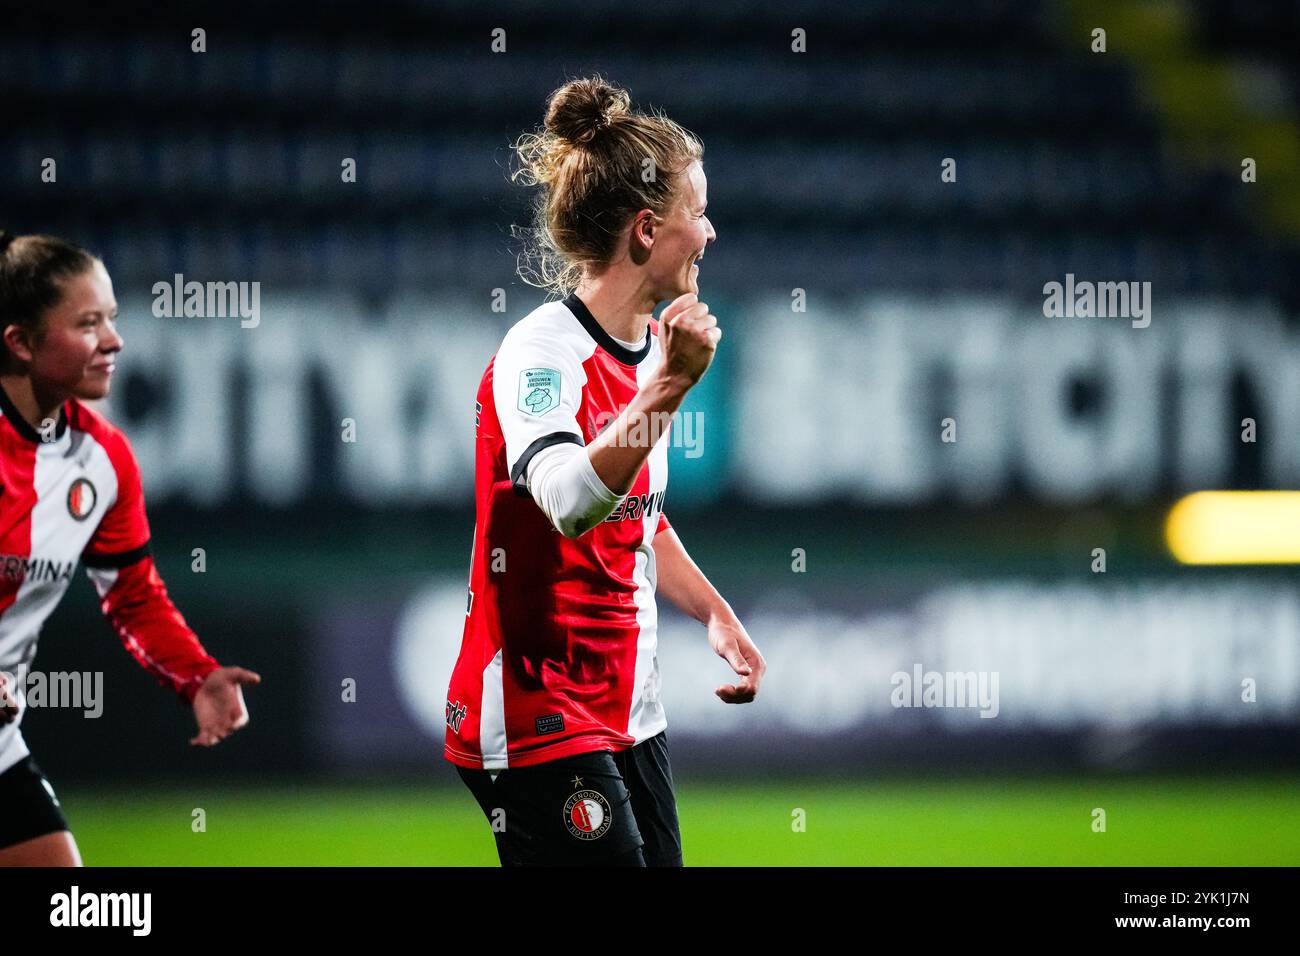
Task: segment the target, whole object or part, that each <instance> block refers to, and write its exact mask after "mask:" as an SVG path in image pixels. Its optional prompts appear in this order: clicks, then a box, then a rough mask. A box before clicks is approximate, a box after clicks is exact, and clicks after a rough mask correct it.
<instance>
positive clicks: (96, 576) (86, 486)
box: [0, 233, 261, 866]
mask: <svg viewBox="0 0 1300 956" xmlns="http://www.w3.org/2000/svg"><path fill="white" fill-rule="evenodd" d="M116 320H117V301H116V300H115V299H114V297H113V284H112V282H111V281H110V280H109V277H108V272H107V271H106V270H105V269H104V264H103V263H102V262H100V261H99V259H97V258H95V257H94V256H92V255H90V254H89V253H87V252H85V251H84V250H82V249H78V248H77V247H76V246H73V245H70V244H69V243H67V242H64V241H62V240H60V239H55V238H52V237H50V236H16V237H15V236H10V235H8V234H6V233H0V335H3V340H4V343H3V348H2V349H0V416H2V417H0V681H3V682H4V687H3V688H2V689H0V866H78V865H80V863H81V856H80V854H79V852H78V850H77V844H76V842H75V841H74V840H73V839H72V834H71V833H69V832H68V824H67V822H66V821H65V820H64V818H63V813H62V810H61V809H60V807H59V802H58V800H57V799H56V798H55V796H54V791H53V789H52V788H51V787H50V785H49V783H48V782H47V781H46V780H45V778H44V776H43V775H42V774H41V771H40V769H39V768H38V767H37V766H36V764H35V763H33V761H32V758H31V755H30V753H29V752H28V750H27V745H26V744H25V743H24V742H23V737H22V734H20V733H19V731H18V725H19V723H20V722H21V720H22V716H23V694H22V688H23V684H24V682H25V679H26V675H27V674H28V671H29V667H30V665H31V662H32V658H33V657H34V656H35V654H36V638H37V635H38V634H39V633H40V629H41V625H42V624H43V623H44V622H45V619H46V618H47V617H49V616H50V612H51V611H53V610H54V608H55V606H56V605H57V604H58V603H59V599H60V598H61V597H62V596H63V592H64V591H65V590H66V589H67V585H68V581H69V580H70V579H71V577H72V572H73V570H74V569H75V567H76V563H77V560H78V558H80V559H81V560H83V561H84V562H85V564H86V568H87V571H88V572H89V574H90V577H91V580H92V581H93V582H94V584H95V587H96V588H97V590H98V591H99V596H100V599H101V605H100V606H101V607H102V609H103V611H104V614H105V615H106V616H107V617H108V620H109V621H110V622H111V624H112V625H113V628H114V629H115V630H116V631H117V633H118V636H119V637H120V638H121V639H122V642H123V643H124V644H125V645H126V647H127V650H129V651H130V652H131V653H132V654H133V655H134V656H135V658H136V660H138V661H139V662H140V663H141V664H142V665H143V666H144V667H145V668H146V669H147V670H149V671H150V672H151V673H152V674H153V675H154V676H155V677H157V678H158V680H159V681H160V682H161V683H162V684H164V685H166V686H169V687H171V688H172V690H174V691H176V692H177V693H178V694H180V695H181V696H182V697H183V698H184V699H185V700H187V701H189V702H190V703H191V705H192V706H193V709H194V717H195V719H196V720H197V722H198V734H197V735H196V736H195V737H194V738H193V739H191V740H190V743H191V744H194V745H197V746H204V747H210V746H212V745H213V744H215V743H217V741H219V740H222V739H223V738H225V737H227V736H229V735H230V734H232V733H234V731H236V730H238V729H239V728H240V727H242V726H244V725H245V724H246V723H248V712H247V711H246V710H245V709H244V698H243V693H242V691H241V689H240V685H242V684H256V683H258V682H259V681H260V680H261V678H260V677H258V675H257V674H254V673H253V672H252V671H247V670H244V669H243V668H239V667H221V666H220V665H218V664H217V662H216V661H215V660H214V659H213V658H212V657H210V656H209V655H208V654H207V652H206V651H205V650H204V649H203V646H202V645H201V644H200V643H199V639H198V638H197V637H196V636H195V635H194V632H193V631H191V630H190V629H189V627H188V626H187V625H186V624H185V620H184V618H182V617H181V615H180V614H179V613H178V612H177V610H176V608H175V607H174V606H173V605H172V602H171V600H170V598H169V597H168V596H167V590H166V588H165V587H164V586H163V582H162V579H161V578H159V576H158V571H157V569H156V568H155V567H154V563H153V558H151V557H150V556H149V524H148V522H147V520H146V518H145V510H144V494H143V492H142V490H141V483H140V470H139V467H138V466H137V465H136V460H135V456H134V454H133V453H132V451H131V446H130V444H129V443H128V442H127V440H126V436H125V435H123V434H122V433H121V432H120V431H118V430H117V429H116V428H114V427H113V426H112V425H110V424H109V423H108V422H107V421H106V420H105V419H104V418H103V417H101V416H100V415H99V414H98V413H96V412H94V411H91V410H90V409H89V408H87V407H86V406H85V405H83V404H81V403H82V401H88V400H94V399H99V398H103V397H104V396H105V395H107V394H108V391H109V383H110V380H111V378H112V375H113V368H114V363H115V361H116V357H117V353H118V352H119V351H120V350H121V348H122V339H121V337H120V336H118V334H117V329H116V327H115V323H116Z"/></svg>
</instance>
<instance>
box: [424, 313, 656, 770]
mask: <svg viewBox="0 0 1300 956" xmlns="http://www.w3.org/2000/svg"><path fill="white" fill-rule="evenodd" d="M658 332H659V329H658V323H657V322H655V321H654V320H650V322H649V328H648V329H647V330H646V337H645V342H644V344H643V345H641V346H640V347H639V348H637V349H630V348H627V347H626V346H624V345H621V344H620V343H619V342H618V341H617V340H616V339H614V338H613V337H612V336H610V335H609V333H607V332H606V331H605V330H604V329H603V328H601V326H600V324H599V323H598V322H597V321H596V319H595V318H594V317H593V316H592V314H591V312H590V311H588V309H587V307H586V305H585V304H584V303H583V302H582V300H581V299H579V298H578V297H577V296H576V295H570V296H569V297H568V298H567V299H564V300H562V301H557V302H549V303H547V304H545V305H543V306H541V307H540V308H538V309H535V310H534V311H533V312H531V313H530V314H529V315H528V316H527V317H525V318H524V319H523V320H522V321H520V322H518V323H516V324H515V325H514V326H513V327H512V328H511V329H510V331H509V332H508V333H507V334H506V337H505V339H504V340H503V341H502V343H501V346H500V348H499V349H498V350H497V353H496V355H495V356H493V358H492V360H491V361H490V362H489V363H488V366H487V370H486V371H485V372H484V373H483V379H482V382H481V383H480V385H479V390H478V401H477V403H476V405H475V410H476V414H475V425H476V428H477V441H476V443H475V445H476V461H475V472H474V476H475V477H474V497H475V508H476V523H475V529H474V547H473V551H472V553H471V558H470V580H469V594H468V598H467V607H466V616H465V630H464V634H463V637H462V639H461V649H460V657H459V658H458V659H457V661H456V667H455V669H454V670H453V672H452V677H451V685H450V687H449V688H448V692H447V736H446V748H445V755H446V758H447V759H448V760H450V761H451V762H452V763H455V764H459V765H461V766H463V767H482V768H485V769H489V770H492V769H501V768H504V767H522V766H528V765H530V764H537V763H542V762H544V761H547V760H556V759H559V758H562V757H566V756H570V755H572V754H578V753H585V752H588V751H595V750H621V749H624V748H627V747H631V746H632V745H634V744H636V743H639V742H640V741H642V740H645V739H647V738H649V737H653V736H654V735H655V734H657V733H659V732H660V731H661V730H663V729H664V728H665V727H666V726H667V721H666V719H665V717H664V711H663V707H662V705H661V704H660V701H659V662H658V658H657V656H656V626H657V615H656V609H655V596H654V592H655V555H654V549H653V548H652V547H651V541H652V540H653V538H654V536H655V535H656V534H658V533H659V532H660V531H662V530H664V529H666V528H667V527H668V526H669V525H668V520H667V519H666V518H665V517H664V515H663V500H664V493H665V490H666V487H667V484H668V435H667V430H666V429H665V431H664V434H663V435H662V436H661V438H660V440H659V441H658V443H657V444H656V445H655V446H654V448H653V450H652V451H651V452H650V456H649V458H648V460H647V461H646V464H645V465H644V467H643V468H642V469H641V473H640V474H639V475H637V478H636V481H635V482H634V483H633V485H632V488H631V489H630V490H629V492H628V493H627V495H625V496H624V497H623V499H622V500H621V501H620V502H619V503H618V505H616V506H615V508H614V511H613V512H612V513H611V514H610V515H609V517H607V518H606V519H605V520H604V521H602V522H601V523H600V524H598V525H597V526H596V527H594V528H592V529H591V530H590V531H587V532H586V533H584V534H582V535H579V536H578V537H577V538H572V539H571V538H566V537H564V535H562V534H560V532H559V531H557V530H556V529H555V528H554V527H553V526H552V525H551V523H550V521H549V520H548V519H547V517H546V516H545V515H544V514H543V513H542V510H541V509H540V508H539V507H538V506H537V503H536V502H535V501H534V500H533V499H532V497H531V495H530V494H529V493H528V490H527V486H526V475H527V468H528V463H529V461H530V460H531V459H532V457H533V455H535V454H536V453H537V452H539V451H541V450H542V449H543V448H548V447H550V446H552V445H555V444H557V443H559V442H573V443H574V444H577V445H586V444H587V443H588V442H590V441H592V440H593V439H594V438H595V437H596V435H597V434H598V432H599V431H600V430H601V429H602V428H603V427H604V426H605V425H607V424H608V423H609V422H611V421H612V420H613V419H614V418H616V417H618V415H619V414H620V413H621V412H622V410H623V409H624V407H625V406H626V405H627V404H628V403H629V402H630V401H631V400H632V398H633V396H634V395H636V393H637V391H638V390H639V389H640V387H641V385H642V384H643V383H645V382H646V381H647V380H648V379H649V377H650V376H651V374H652V373H653V372H654V370H655V368H656V367H657V366H658V364H659V362H660V361H661V358H662V356H661V353H660V350H659V337H658Z"/></svg>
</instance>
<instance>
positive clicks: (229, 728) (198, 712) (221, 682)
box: [190, 667, 262, 747]
mask: <svg viewBox="0 0 1300 956" xmlns="http://www.w3.org/2000/svg"><path fill="white" fill-rule="evenodd" d="M261 682H262V678H261V677H259V676H258V675H257V674H254V673H253V672H252V671H249V670H244V668H242V667H218V668H217V669H216V670H214V671H213V672H212V673H211V674H209V675H208V676H207V679H206V680H204V681H203V686H202V687H200V688H199V692H198V693H197V694H195V695H194V719H195V720H197V721H198V723H199V732H198V734H197V736H194V737H191V738H190V743H192V744H194V745H195V746H197V747H211V746H212V745H213V744H215V743H217V742H218V741H221V740H225V739H226V738H227V737H229V736H230V735H231V734H233V733H234V732H235V731H236V730H238V729H239V728H240V727H242V726H244V725H245V724H246V723H248V710H247V709H246V708H245V707H244V692H243V691H242V690H241V689H240V685H242V684H260V683H261Z"/></svg>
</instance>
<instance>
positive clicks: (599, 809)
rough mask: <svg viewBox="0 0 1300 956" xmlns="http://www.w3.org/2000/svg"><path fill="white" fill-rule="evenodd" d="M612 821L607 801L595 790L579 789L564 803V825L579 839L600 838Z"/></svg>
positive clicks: (612, 815) (612, 817)
mask: <svg viewBox="0 0 1300 956" xmlns="http://www.w3.org/2000/svg"><path fill="white" fill-rule="evenodd" d="M613 822H614V814H612V813H610V812H609V803H608V801H606V800H605V796H604V794H601V793H598V792H597V791H595V790H579V791H578V792H577V793H575V794H574V795H573V796H571V797H569V802H568V803H566V804H565V805H564V823H565V826H567V827H568V828H569V832H570V833H572V834H573V835H574V836H575V837H577V838H578V839H579V840H598V839H600V838H601V837H603V836H604V835H605V831H606V830H608V829H609V825H610V824H611V823H613Z"/></svg>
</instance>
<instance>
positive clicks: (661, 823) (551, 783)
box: [456, 733, 682, 866]
mask: <svg viewBox="0 0 1300 956" xmlns="http://www.w3.org/2000/svg"><path fill="white" fill-rule="evenodd" d="M456 769H457V771H459V773H460V778H461V779H462V780H464V781H465V785H466V786H467V787H469V789H470V792H471V793H473V794H474V798H475V799H476V800H478V804H479V806H480V807H482V809H483V813H484V815H485V816H486V817H487V819H488V823H489V824H490V825H491V827H492V834H493V836H494V837H495V838H496V844H497V855H498V856H499V857H500V858H501V865H502V866H681V865H682V838H681V833H680V832H679V830H678V827H677V800H676V798H675V797H674V796H673V775H672V770H671V768H670V767H669V765H668V737H667V735H666V734H665V733H659V734H656V735H655V736H654V737H651V738H650V739H649V740H643V741H642V742H641V743H639V744H637V745H636V746H635V747H632V748H629V749H627V750H617V751H608V750H598V751H594V752H592V753H585V754H577V755H575V756H572V757H562V758H561V759H559V760H550V761H547V762H546V763H540V764H534V765H533V766H531V767H511V768H509V769H506V770H500V771H489V770H469V769H467V768H465V767H457V768H456ZM494 772H495V773H496V779H495V780H494V779H493V777H492V774H493V773H494Z"/></svg>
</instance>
